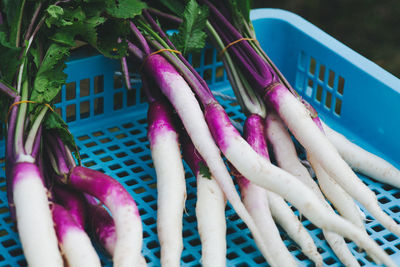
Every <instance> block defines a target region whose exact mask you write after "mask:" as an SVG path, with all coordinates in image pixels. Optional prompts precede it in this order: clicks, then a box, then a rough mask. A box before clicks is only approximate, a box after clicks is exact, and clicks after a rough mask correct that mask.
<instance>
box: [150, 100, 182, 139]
mask: <svg viewBox="0 0 400 267" xmlns="http://www.w3.org/2000/svg"><path fill="white" fill-rule="evenodd" d="M171 116H172V115H171V112H170V109H169V107H168V106H167V104H166V103H163V102H162V101H154V102H152V103H150V105H149V110H148V113H147V118H148V124H149V130H148V134H147V135H148V138H149V140H150V143H151V144H154V143H155V142H156V140H157V136H160V135H162V134H163V133H166V132H175V128H174V125H173V122H172V118H171Z"/></svg>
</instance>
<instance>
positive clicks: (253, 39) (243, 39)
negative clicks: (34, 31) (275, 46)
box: [218, 37, 257, 57]
mask: <svg viewBox="0 0 400 267" xmlns="http://www.w3.org/2000/svg"><path fill="white" fill-rule="evenodd" d="M241 41H257V39H255V38H247V37H243V38H240V39H237V40H236V41H233V42H231V43H229V44H228V45H227V46H225V47H224V49H222V50H221V52H219V53H218V57H222V55H223V54H224V53H225V52H226V50H228V48H229V47H231V46H232V45H234V44H237V43H239V42H241Z"/></svg>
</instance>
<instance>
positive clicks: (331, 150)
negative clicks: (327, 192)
mask: <svg viewBox="0 0 400 267" xmlns="http://www.w3.org/2000/svg"><path fill="white" fill-rule="evenodd" d="M265 100H266V101H267V102H268V103H270V104H271V106H272V107H273V108H274V109H275V110H276V112H277V113H278V114H279V116H280V117H281V118H282V120H283V121H284V122H285V124H286V125H287V127H288V128H289V130H290V131H291V132H292V133H293V135H294V136H295V137H296V138H297V140H299V142H300V143H301V144H302V145H303V146H304V147H305V149H306V150H307V153H309V154H310V156H311V157H314V158H316V159H318V162H319V163H320V164H321V165H322V167H323V168H324V170H325V171H326V172H327V173H328V174H329V176H330V177H332V178H333V179H334V180H335V181H336V182H337V183H338V184H339V185H340V186H342V188H343V189H344V190H346V191H347V192H348V193H349V194H350V195H351V196H352V197H353V198H354V199H356V200H357V201H358V202H360V204H362V205H363V206H364V207H365V208H366V209H367V210H368V211H369V212H370V213H371V214H372V215H373V216H375V218H376V219H377V220H378V221H379V222H380V223H381V224H382V225H383V226H385V227H386V228H388V230H389V231H391V232H393V233H394V234H396V235H400V226H398V225H397V223H396V222H395V221H394V220H393V219H392V218H390V216H389V215H387V214H386V213H385V212H383V211H382V209H381V208H380V207H379V204H378V201H377V199H376V196H375V194H374V193H373V192H372V191H371V190H369V188H368V187H367V186H366V185H365V184H364V183H363V182H362V181H361V180H360V179H359V178H358V177H357V175H355V174H354V172H353V171H352V170H351V168H350V167H349V166H348V165H347V164H346V162H345V161H344V160H343V159H342V158H341V156H340V155H339V153H338V152H337V150H336V149H335V147H334V146H333V145H332V144H331V143H330V142H329V140H328V139H327V138H326V136H325V135H324V134H323V133H322V132H321V131H320V130H319V129H318V126H316V125H315V123H314V121H313V120H312V119H311V117H310V116H309V112H308V110H307V109H306V108H305V107H304V105H303V104H302V103H301V102H299V101H298V100H297V99H296V98H295V97H294V96H293V95H292V94H291V93H290V92H289V91H288V90H287V89H286V88H285V87H284V86H283V85H281V84H274V85H273V86H271V87H269V88H268V90H266V94H265Z"/></svg>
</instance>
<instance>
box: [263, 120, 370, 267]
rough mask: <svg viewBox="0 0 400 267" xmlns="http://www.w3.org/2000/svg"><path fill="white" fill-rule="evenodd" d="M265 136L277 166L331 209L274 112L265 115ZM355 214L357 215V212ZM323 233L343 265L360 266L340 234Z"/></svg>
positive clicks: (352, 203) (350, 205) (350, 203)
mask: <svg viewBox="0 0 400 267" xmlns="http://www.w3.org/2000/svg"><path fill="white" fill-rule="evenodd" d="M266 136H267V138H268V140H269V142H270V143H271V145H272V147H273V151H274V155H275V159H276V161H277V163H278V166H280V167H281V168H283V169H284V170H286V171H288V172H289V173H291V174H293V175H294V176H295V177H297V178H298V179H299V180H300V181H302V182H303V183H304V184H305V185H307V186H308V187H309V188H310V189H311V190H312V191H313V192H314V193H315V194H316V195H317V196H318V198H319V200H320V202H321V203H322V204H324V206H325V207H326V208H327V209H329V210H332V208H331V206H330V205H329V204H328V203H327V202H326V201H325V198H324V196H323V195H322V193H321V191H320V189H319V187H318V185H317V184H316V183H315V182H314V180H313V179H312V178H311V176H310V175H309V173H308V171H307V169H306V168H305V167H304V166H303V165H302V164H301V162H300V160H299V158H298V157H297V153H296V148H295V146H294V144H293V142H292V139H291V137H290V135H289V133H288V131H287V130H286V128H285V126H284V125H283V122H282V121H281V120H280V118H279V117H278V116H277V115H276V114H275V113H269V114H268V116H267V119H266ZM317 174H318V173H317ZM350 200H351V199H350ZM348 204H349V210H352V209H351V207H352V206H355V204H354V202H353V201H352V200H351V202H349V203H348ZM332 211H333V210H332ZM356 211H357V210H356ZM356 215H358V212H357V214H356ZM350 221H351V220H350ZM357 226H359V225H357ZM360 229H364V227H363V226H361V227H360ZM323 234H324V236H325V239H326V241H327V242H328V244H329V245H330V247H331V248H332V250H333V251H334V252H335V254H336V255H337V257H338V258H339V260H340V261H341V262H342V263H343V264H344V265H346V266H360V265H359V263H358V261H357V260H356V259H355V258H354V256H353V255H352V254H351V252H350V250H349V249H348V247H347V245H346V242H345V241H344V239H343V238H342V237H341V236H339V235H337V234H336V233H333V232H330V231H326V230H324V229H323Z"/></svg>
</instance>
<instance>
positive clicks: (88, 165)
mask: <svg viewBox="0 0 400 267" xmlns="http://www.w3.org/2000/svg"><path fill="white" fill-rule="evenodd" d="M83 165H85V166H86V167H92V166H94V165H96V162H94V161H88V162H85V163H83Z"/></svg>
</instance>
